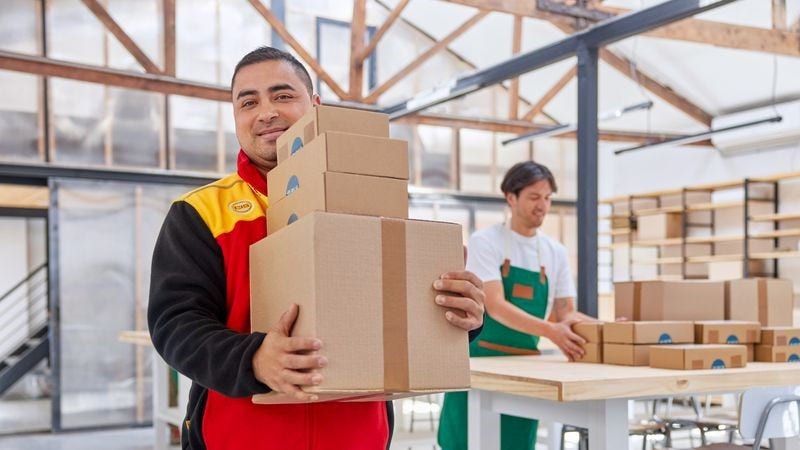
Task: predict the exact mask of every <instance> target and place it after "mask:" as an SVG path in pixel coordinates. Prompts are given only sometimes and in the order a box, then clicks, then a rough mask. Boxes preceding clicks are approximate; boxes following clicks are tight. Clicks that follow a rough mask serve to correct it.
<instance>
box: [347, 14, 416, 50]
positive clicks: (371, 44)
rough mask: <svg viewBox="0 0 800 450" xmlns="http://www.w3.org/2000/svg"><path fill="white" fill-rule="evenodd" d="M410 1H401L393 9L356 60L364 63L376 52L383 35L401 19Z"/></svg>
mask: <svg viewBox="0 0 800 450" xmlns="http://www.w3.org/2000/svg"><path fill="white" fill-rule="evenodd" d="M409 1H410V0H400V3H398V4H397V5H396V6H395V7H394V9H392V12H390V13H389V17H387V18H386V21H384V22H383V23H382V24H381V26H380V28H378V31H376V32H375V34H374V35H373V36H372V39H370V41H369V44H367V46H366V47H365V48H364V49H363V50H362V51H361V53H360V54H358V55H357V57H356V60H358V61H360V62H364V60H365V59H367V57H369V55H370V53H372V52H373V50H375V47H377V46H378V42H379V41H380V40H381V38H382V37H383V35H384V34H386V32H387V31H388V30H389V27H391V26H392V24H393V23H394V21H395V20H397V18H398V17H400V13H401V12H403V9H404V8H405V7H406V5H408V2H409Z"/></svg>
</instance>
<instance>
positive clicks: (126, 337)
mask: <svg viewBox="0 0 800 450" xmlns="http://www.w3.org/2000/svg"><path fill="white" fill-rule="evenodd" d="M117 339H119V341H120V342H127V343H129V344H136V345H144V346H148V347H149V346H151V345H153V341H151V340H150V333H149V332H148V331H144V330H142V331H137V330H124V331H120V332H119V334H118V335H117Z"/></svg>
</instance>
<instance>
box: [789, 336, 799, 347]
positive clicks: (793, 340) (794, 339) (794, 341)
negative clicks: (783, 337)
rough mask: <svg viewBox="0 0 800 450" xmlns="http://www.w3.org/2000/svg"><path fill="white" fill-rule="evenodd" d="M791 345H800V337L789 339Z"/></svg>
mask: <svg viewBox="0 0 800 450" xmlns="http://www.w3.org/2000/svg"><path fill="white" fill-rule="evenodd" d="M789 345H791V346H793V347H794V346H795V345H800V338H798V337H793V338H791V339H789Z"/></svg>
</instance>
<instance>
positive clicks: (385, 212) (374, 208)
mask: <svg viewBox="0 0 800 450" xmlns="http://www.w3.org/2000/svg"><path fill="white" fill-rule="evenodd" d="M278 167H280V166H278ZM298 173H299V174H300V175H298V179H301V180H303V181H302V182H300V183H299V184H294V183H293V184H294V186H295V187H291V188H289V195H287V196H285V197H284V198H282V199H281V200H279V201H277V202H275V203H270V206H269V208H267V229H268V230H269V232H270V233H275V232H276V231H278V230H280V229H281V228H283V227H285V226H286V225H288V224H290V223H292V222H294V221H295V220H297V219H299V218H301V217H303V216H305V215H306V214H308V213H311V212H312V211H327V212H337V213H344V214H361V215H368V216H384V217H395V218H406V217H408V183H407V181H406V180H398V179H395V178H386V177H371V176H367V175H353V174H349V173H339V172H323V173H315V172H313V171H308V172H306V171H304V170H301V171H299V172H298Z"/></svg>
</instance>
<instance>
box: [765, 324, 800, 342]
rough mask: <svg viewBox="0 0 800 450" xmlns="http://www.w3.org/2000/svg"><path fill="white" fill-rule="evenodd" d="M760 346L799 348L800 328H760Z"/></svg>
mask: <svg viewBox="0 0 800 450" xmlns="http://www.w3.org/2000/svg"><path fill="white" fill-rule="evenodd" d="M761 345H775V346H786V345H788V346H800V328H797V327H762V328H761Z"/></svg>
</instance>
